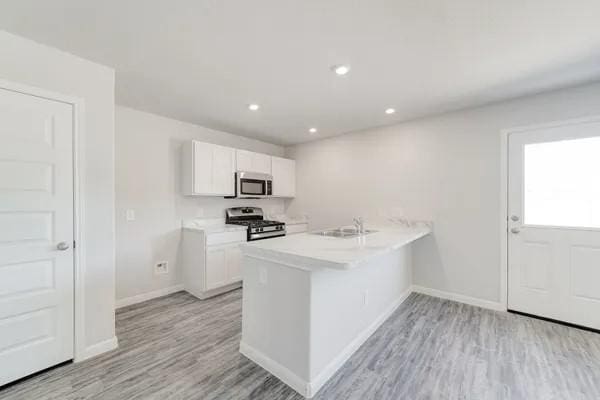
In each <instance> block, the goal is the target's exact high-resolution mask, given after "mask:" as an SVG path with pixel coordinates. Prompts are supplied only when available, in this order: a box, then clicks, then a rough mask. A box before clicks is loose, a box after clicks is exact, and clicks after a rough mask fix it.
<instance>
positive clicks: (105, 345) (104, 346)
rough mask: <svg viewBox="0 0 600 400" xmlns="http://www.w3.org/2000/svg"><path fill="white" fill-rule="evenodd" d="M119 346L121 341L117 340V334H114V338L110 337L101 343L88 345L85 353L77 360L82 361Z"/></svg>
mask: <svg viewBox="0 0 600 400" xmlns="http://www.w3.org/2000/svg"><path fill="white" fill-rule="evenodd" d="M117 347H119V341H118V340H117V337H116V336H113V337H112V338H110V339H108V340H104V341H102V342H100V343H96V344H93V345H91V346H89V347H87V348H86V349H85V350H84V351H83V353H82V354H81V356H80V358H79V359H78V360H77V362H81V361H84V360H88V359H90V358H92V357H96V356H98V355H100V354H102V353H106V352H107V351H111V350H114V349H116V348H117Z"/></svg>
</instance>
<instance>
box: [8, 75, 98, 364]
mask: <svg viewBox="0 0 600 400" xmlns="http://www.w3.org/2000/svg"><path fill="white" fill-rule="evenodd" d="M0 88H1V89H5V90H10V91H12V92H16V93H22V94H26V95H29V96H35V97H39V98H43V99H48V100H52V101H59V102H61V103H65V104H69V105H71V106H72V107H73V238H74V240H75V242H76V243H77V246H76V247H75V248H74V249H73V288H74V299H73V302H74V315H73V319H74V321H73V323H74V343H73V358H74V360H75V361H76V362H77V361H80V360H81V359H83V357H84V355H85V354H86V352H87V348H86V346H85V270H86V259H85V253H86V252H85V249H86V245H87V243H86V241H85V237H84V232H85V219H84V215H85V195H84V194H85V193H84V188H85V174H84V171H85V147H84V143H85V129H84V128H85V124H84V117H85V101H84V100H83V99H82V98H79V97H75V96H67V95H63V94H60V93H55V92H50V91H47V90H45V89H40V88H37V87H33V86H28V85H23V84H20V83H15V82H10V81H7V80H4V79H0Z"/></svg>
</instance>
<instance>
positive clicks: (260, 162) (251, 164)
mask: <svg viewBox="0 0 600 400" xmlns="http://www.w3.org/2000/svg"><path fill="white" fill-rule="evenodd" d="M235 158H236V164H237V167H236V169H237V170H238V171H248V172H260V173H263V174H271V156H270V155H268V154H261V153H255V152H253V151H247V150H236V151H235Z"/></svg>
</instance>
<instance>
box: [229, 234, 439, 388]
mask: <svg viewBox="0 0 600 400" xmlns="http://www.w3.org/2000/svg"><path fill="white" fill-rule="evenodd" d="M430 232H431V229H430V227H429V226H428V225H427V224H420V225H418V226H412V227H400V226H397V225H383V226H369V230H367V231H365V233H364V234H355V235H353V234H352V233H351V231H350V230H340V229H338V230H330V231H323V232H320V233H316V232H315V233H303V234H298V235H291V236H286V237H281V238H276V239H270V240H266V241H258V242H255V243H252V244H250V243H248V244H247V245H244V246H242V252H243V277H244V293H243V310H242V340H241V343H240V352H241V353H242V354H244V355H245V356H246V357H248V358H249V359H251V360H253V361H254V362H256V363H257V364H259V365H260V366H262V367H263V368H265V369H266V370H267V371H269V372H270V373H272V374H273V375H275V376H277V377H278V378H279V379H281V380H282V381H283V382H285V383H286V384H287V385H289V386H290V387H292V388H293V389H294V390H296V391H297V392H299V393H300V394H302V395H304V396H305V397H309V398H310V397H312V396H313V395H315V394H316V392H317V391H318V390H319V388H321V387H322V386H323V385H324V384H325V383H326V382H327V380H328V379H329V378H331V377H332V376H333V375H334V373H335V372H336V371H337V370H338V369H339V368H340V367H341V366H342V365H343V364H344V363H345V362H346V360H347V359H348V358H349V357H350V356H351V355H352V354H353V353H354V352H355V351H356V350H357V349H358V348H359V347H360V346H361V345H362V344H363V343H364V342H365V341H366V340H367V339H368V338H369V336H371V334H372V333H373V332H375V330H377V328H378V327H379V326H380V325H381V324H382V323H383V322H384V321H385V320H386V319H387V317H388V316H390V315H391V314H392V313H393V311H394V310H395V309H396V308H397V307H398V306H399V305H400V304H401V303H402V302H403V301H404V299H405V298H406V297H407V296H408V295H409V294H410V288H411V284H412V276H411V251H410V244H411V243H412V242H414V241H415V240H418V239H419V238H421V237H423V236H425V235H427V234H429V233H430Z"/></svg>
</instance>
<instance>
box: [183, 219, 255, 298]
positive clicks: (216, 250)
mask: <svg viewBox="0 0 600 400" xmlns="http://www.w3.org/2000/svg"><path fill="white" fill-rule="evenodd" d="M244 242H246V231H245V230H235V231H226V232H210V231H209V232H205V231H203V230H192V229H184V231H183V240H182V250H183V251H182V253H183V282H184V287H185V290H186V291H187V292H189V293H191V294H193V295H194V296H196V297H198V298H200V299H206V298H208V297H211V296H215V295H217V294H220V293H223V292H226V291H229V290H232V289H236V288H238V287H240V286H241V282H242V252H241V249H240V245H241V244H242V243H244Z"/></svg>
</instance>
